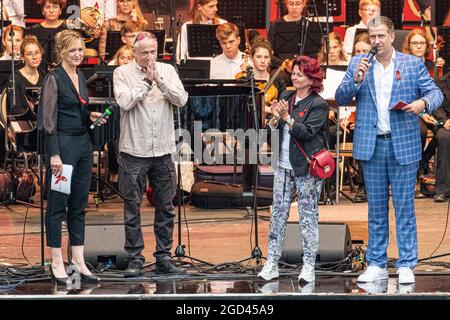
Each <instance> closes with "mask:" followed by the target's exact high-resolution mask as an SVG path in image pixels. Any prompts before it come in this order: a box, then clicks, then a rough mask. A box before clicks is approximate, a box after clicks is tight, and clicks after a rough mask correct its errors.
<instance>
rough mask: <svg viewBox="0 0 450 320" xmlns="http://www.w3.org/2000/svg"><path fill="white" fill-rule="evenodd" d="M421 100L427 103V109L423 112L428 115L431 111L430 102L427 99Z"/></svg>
mask: <svg viewBox="0 0 450 320" xmlns="http://www.w3.org/2000/svg"><path fill="white" fill-rule="evenodd" d="M420 100H422V101H423V102H424V103H425V109H424V110H423V111H425V112H426V113H428V111H429V110H430V103H429V102H428V100H427V99H425V98H422V99H420Z"/></svg>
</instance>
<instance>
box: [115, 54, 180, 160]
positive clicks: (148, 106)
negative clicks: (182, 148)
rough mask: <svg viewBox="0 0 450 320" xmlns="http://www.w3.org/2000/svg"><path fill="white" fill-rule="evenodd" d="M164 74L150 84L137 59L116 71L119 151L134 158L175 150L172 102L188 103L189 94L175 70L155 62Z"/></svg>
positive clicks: (175, 103) (175, 104) (173, 151)
mask: <svg viewBox="0 0 450 320" xmlns="http://www.w3.org/2000/svg"><path fill="white" fill-rule="evenodd" d="M156 69H157V71H158V73H159V75H160V77H161V81H160V83H159V84H158V85H156V84H153V85H152V86H151V87H150V85H149V84H148V83H146V82H145V81H144V80H143V79H144V78H145V76H146V73H145V70H143V69H142V68H141V67H140V66H139V65H138V64H137V63H136V62H135V61H133V62H132V63H129V64H126V65H123V66H120V67H118V68H117V69H116V70H114V78H113V79H114V96H115V98H116V101H117V104H118V105H119V106H120V141H119V150H120V152H125V153H128V154H131V155H133V156H135V157H142V158H144V157H160V156H162V155H165V154H169V153H170V154H171V153H175V152H176V148H175V128H174V120H173V108H172V105H174V106H177V107H182V106H184V105H185V104H186V102H187V99H188V93H187V92H186V91H185V90H184V87H183V84H182V83H181V81H180V78H179V77H178V74H177V73H176V71H175V69H174V68H173V67H172V66H171V65H168V64H165V63H160V62H156Z"/></svg>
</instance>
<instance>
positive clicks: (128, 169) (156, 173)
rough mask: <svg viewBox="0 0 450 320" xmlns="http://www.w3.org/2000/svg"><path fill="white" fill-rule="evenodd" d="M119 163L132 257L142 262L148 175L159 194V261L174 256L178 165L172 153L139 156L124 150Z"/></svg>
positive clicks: (127, 241)
mask: <svg viewBox="0 0 450 320" xmlns="http://www.w3.org/2000/svg"><path fill="white" fill-rule="evenodd" d="M118 163H119V191H120V193H121V194H122V196H123V197H124V219H125V251H126V252H127V254H128V259H129V260H130V261H131V260H138V261H141V262H142V263H144V262H145V258H144V256H143V255H142V250H143V249H144V237H143V234H142V228H141V211H140V209H141V203H142V196H143V194H144V192H145V188H146V185H147V178H148V179H149V181H150V184H151V186H152V188H153V191H154V194H155V203H156V204H155V222H154V233H155V238H156V250H155V252H154V253H153V255H154V256H155V258H156V260H157V261H165V260H169V259H170V256H171V254H170V250H171V248H172V243H173V239H172V237H173V228H174V218H175V213H174V208H173V203H172V200H173V197H174V195H175V192H176V177H175V166H174V164H173V162H172V158H171V156H170V154H166V155H164V156H161V157H151V158H139V157H134V156H132V155H130V154H127V153H123V152H121V153H120V155H119V158H118Z"/></svg>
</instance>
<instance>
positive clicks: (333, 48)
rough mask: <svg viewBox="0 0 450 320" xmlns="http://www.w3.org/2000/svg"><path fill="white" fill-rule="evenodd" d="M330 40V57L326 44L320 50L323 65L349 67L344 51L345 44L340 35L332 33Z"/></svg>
mask: <svg viewBox="0 0 450 320" xmlns="http://www.w3.org/2000/svg"><path fill="white" fill-rule="evenodd" d="M328 39H329V43H330V45H329V52H328V57H327V55H326V47H325V46H326V43H324V45H323V46H322V48H321V49H320V52H319V55H318V60H319V63H320V64H321V65H330V66H346V65H348V59H347V56H346V54H345V51H344V44H343V43H342V39H341V37H340V36H339V34H337V33H335V32H331V33H330V34H329V35H328Z"/></svg>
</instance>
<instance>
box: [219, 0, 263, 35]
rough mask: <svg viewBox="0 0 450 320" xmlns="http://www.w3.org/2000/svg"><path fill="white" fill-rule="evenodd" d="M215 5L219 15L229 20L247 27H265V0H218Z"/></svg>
mask: <svg viewBox="0 0 450 320" xmlns="http://www.w3.org/2000/svg"><path fill="white" fill-rule="evenodd" d="M217 6H218V11H219V12H220V16H221V17H222V18H223V19H225V20H227V21H229V22H233V23H235V24H244V25H245V27H246V28H247V29H265V28H266V20H267V1H266V0H220V1H219V3H218V5H217ZM250 12H251V14H249V13H250Z"/></svg>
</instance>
